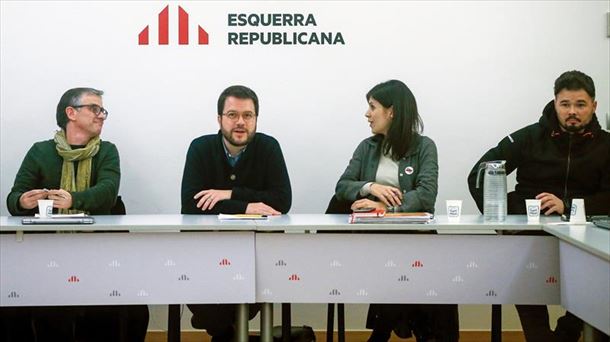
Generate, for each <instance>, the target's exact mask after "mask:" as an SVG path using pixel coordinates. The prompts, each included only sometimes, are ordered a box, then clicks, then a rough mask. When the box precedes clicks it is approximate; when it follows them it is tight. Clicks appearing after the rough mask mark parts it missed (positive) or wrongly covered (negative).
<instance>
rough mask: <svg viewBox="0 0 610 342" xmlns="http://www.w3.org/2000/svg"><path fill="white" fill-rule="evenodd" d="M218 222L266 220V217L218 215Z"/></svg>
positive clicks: (255, 215) (256, 215)
mask: <svg viewBox="0 0 610 342" xmlns="http://www.w3.org/2000/svg"><path fill="white" fill-rule="evenodd" d="M218 219H219V220H223V221H224V220H266V219H267V215H258V214H218Z"/></svg>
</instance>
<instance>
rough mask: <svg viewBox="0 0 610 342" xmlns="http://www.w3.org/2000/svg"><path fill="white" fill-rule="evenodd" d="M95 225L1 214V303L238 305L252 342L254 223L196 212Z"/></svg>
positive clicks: (242, 329)
mask: <svg viewBox="0 0 610 342" xmlns="http://www.w3.org/2000/svg"><path fill="white" fill-rule="evenodd" d="M95 220H96V223H95V224H93V225H29V226H24V225H21V218H20V217H1V218H0V232H3V233H4V234H1V235H0V289H1V291H0V292H1V294H0V295H1V296H0V306H28V305H37V306H44V305H105V304H107V305H117V304H175V303H183V304H187V303H241V304H240V305H239V306H238V308H239V309H238V326H239V329H238V330H239V333H240V334H239V335H240V338H241V341H247V332H248V326H247V323H248V320H247V305H245V304H243V303H254V302H255V287H254V286H255V269H254V266H255V262H254V235H255V233H254V230H255V229H256V225H255V224H254V223H253V222H252V221H228V222H224V221H223V222H220V221H219V220H218V219H217V218H216V216H199V215H188V216H182V215H127V216H96V217H95ZM94 231H96V232H100V231H104V232H105V233H92V232H94ZM181 231H182V232H181ZM195 231H200V232H195ZM24 232H25V234H24ZM56 232H60V234H57V233H56ZM171 308H172V306H170V311H174V310H171ZM169 321H170V325H174V326H175V325H176V324H178V325H177V326H175V327H174V328H172V327H170V329H168V332H169V333H168V336H172V339H176V337H177V338H179V321H177V322H176V317H170V320H169ZM174 330H178V332H177V334H176V331H174ZM176 335H177V336H176Z"/></svg>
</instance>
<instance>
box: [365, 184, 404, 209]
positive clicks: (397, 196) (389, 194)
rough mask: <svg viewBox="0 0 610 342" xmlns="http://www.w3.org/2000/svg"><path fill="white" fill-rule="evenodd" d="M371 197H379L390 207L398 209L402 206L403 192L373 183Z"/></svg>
mask: <svg viewBox="0 0 610 342" xmlns="http://www.w3.org/2000/svg"><path fill="white" fill-rule="evenodd" d="M371 195H373V196H375V197H377V198H378V199H379V200H380V201H381V202H383V203H384V204H385V205H386V206H388V207H398V206H400V205H401V204H402V192H401V191H400V189H398V188H395V187H393V186H387V185H381V184H377V183H373V184H372V185H371Z"/></svg>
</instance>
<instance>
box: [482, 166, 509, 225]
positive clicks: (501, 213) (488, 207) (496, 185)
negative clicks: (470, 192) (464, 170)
mask: <svg viewBox="0 0 610 342" xmlns="http://www.w3.org/2000/svg"><path fill="white" fill-rule="evenodd" d="M505 164H506V160H492V161H487V162H482V163H481V164H479V171H478V173H477V189H478V188H479V184H480V176H481V171H483V172H485V180H484V181H483V216H484V217H485V221H487V222H504V221H505V220H506V207H507V205H506V203H507V201H506V167H505Z"/></svg>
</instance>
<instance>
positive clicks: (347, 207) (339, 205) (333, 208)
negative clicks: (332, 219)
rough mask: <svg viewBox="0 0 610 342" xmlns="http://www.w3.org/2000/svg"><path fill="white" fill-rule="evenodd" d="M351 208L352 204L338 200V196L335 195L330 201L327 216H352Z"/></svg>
mask: <svg viewBox="0 0 610 342" xmlns="http://www.w3.org/2000/svg"><path fill="white" fill-rule="evenodd" d="M351 206H352V202H348V201H340V200H339V199H338V198H337V195H333V197H332V198H331V199H330V202H328V207H327V208H326V214H351V213H352V209H351Z"/></svg>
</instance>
